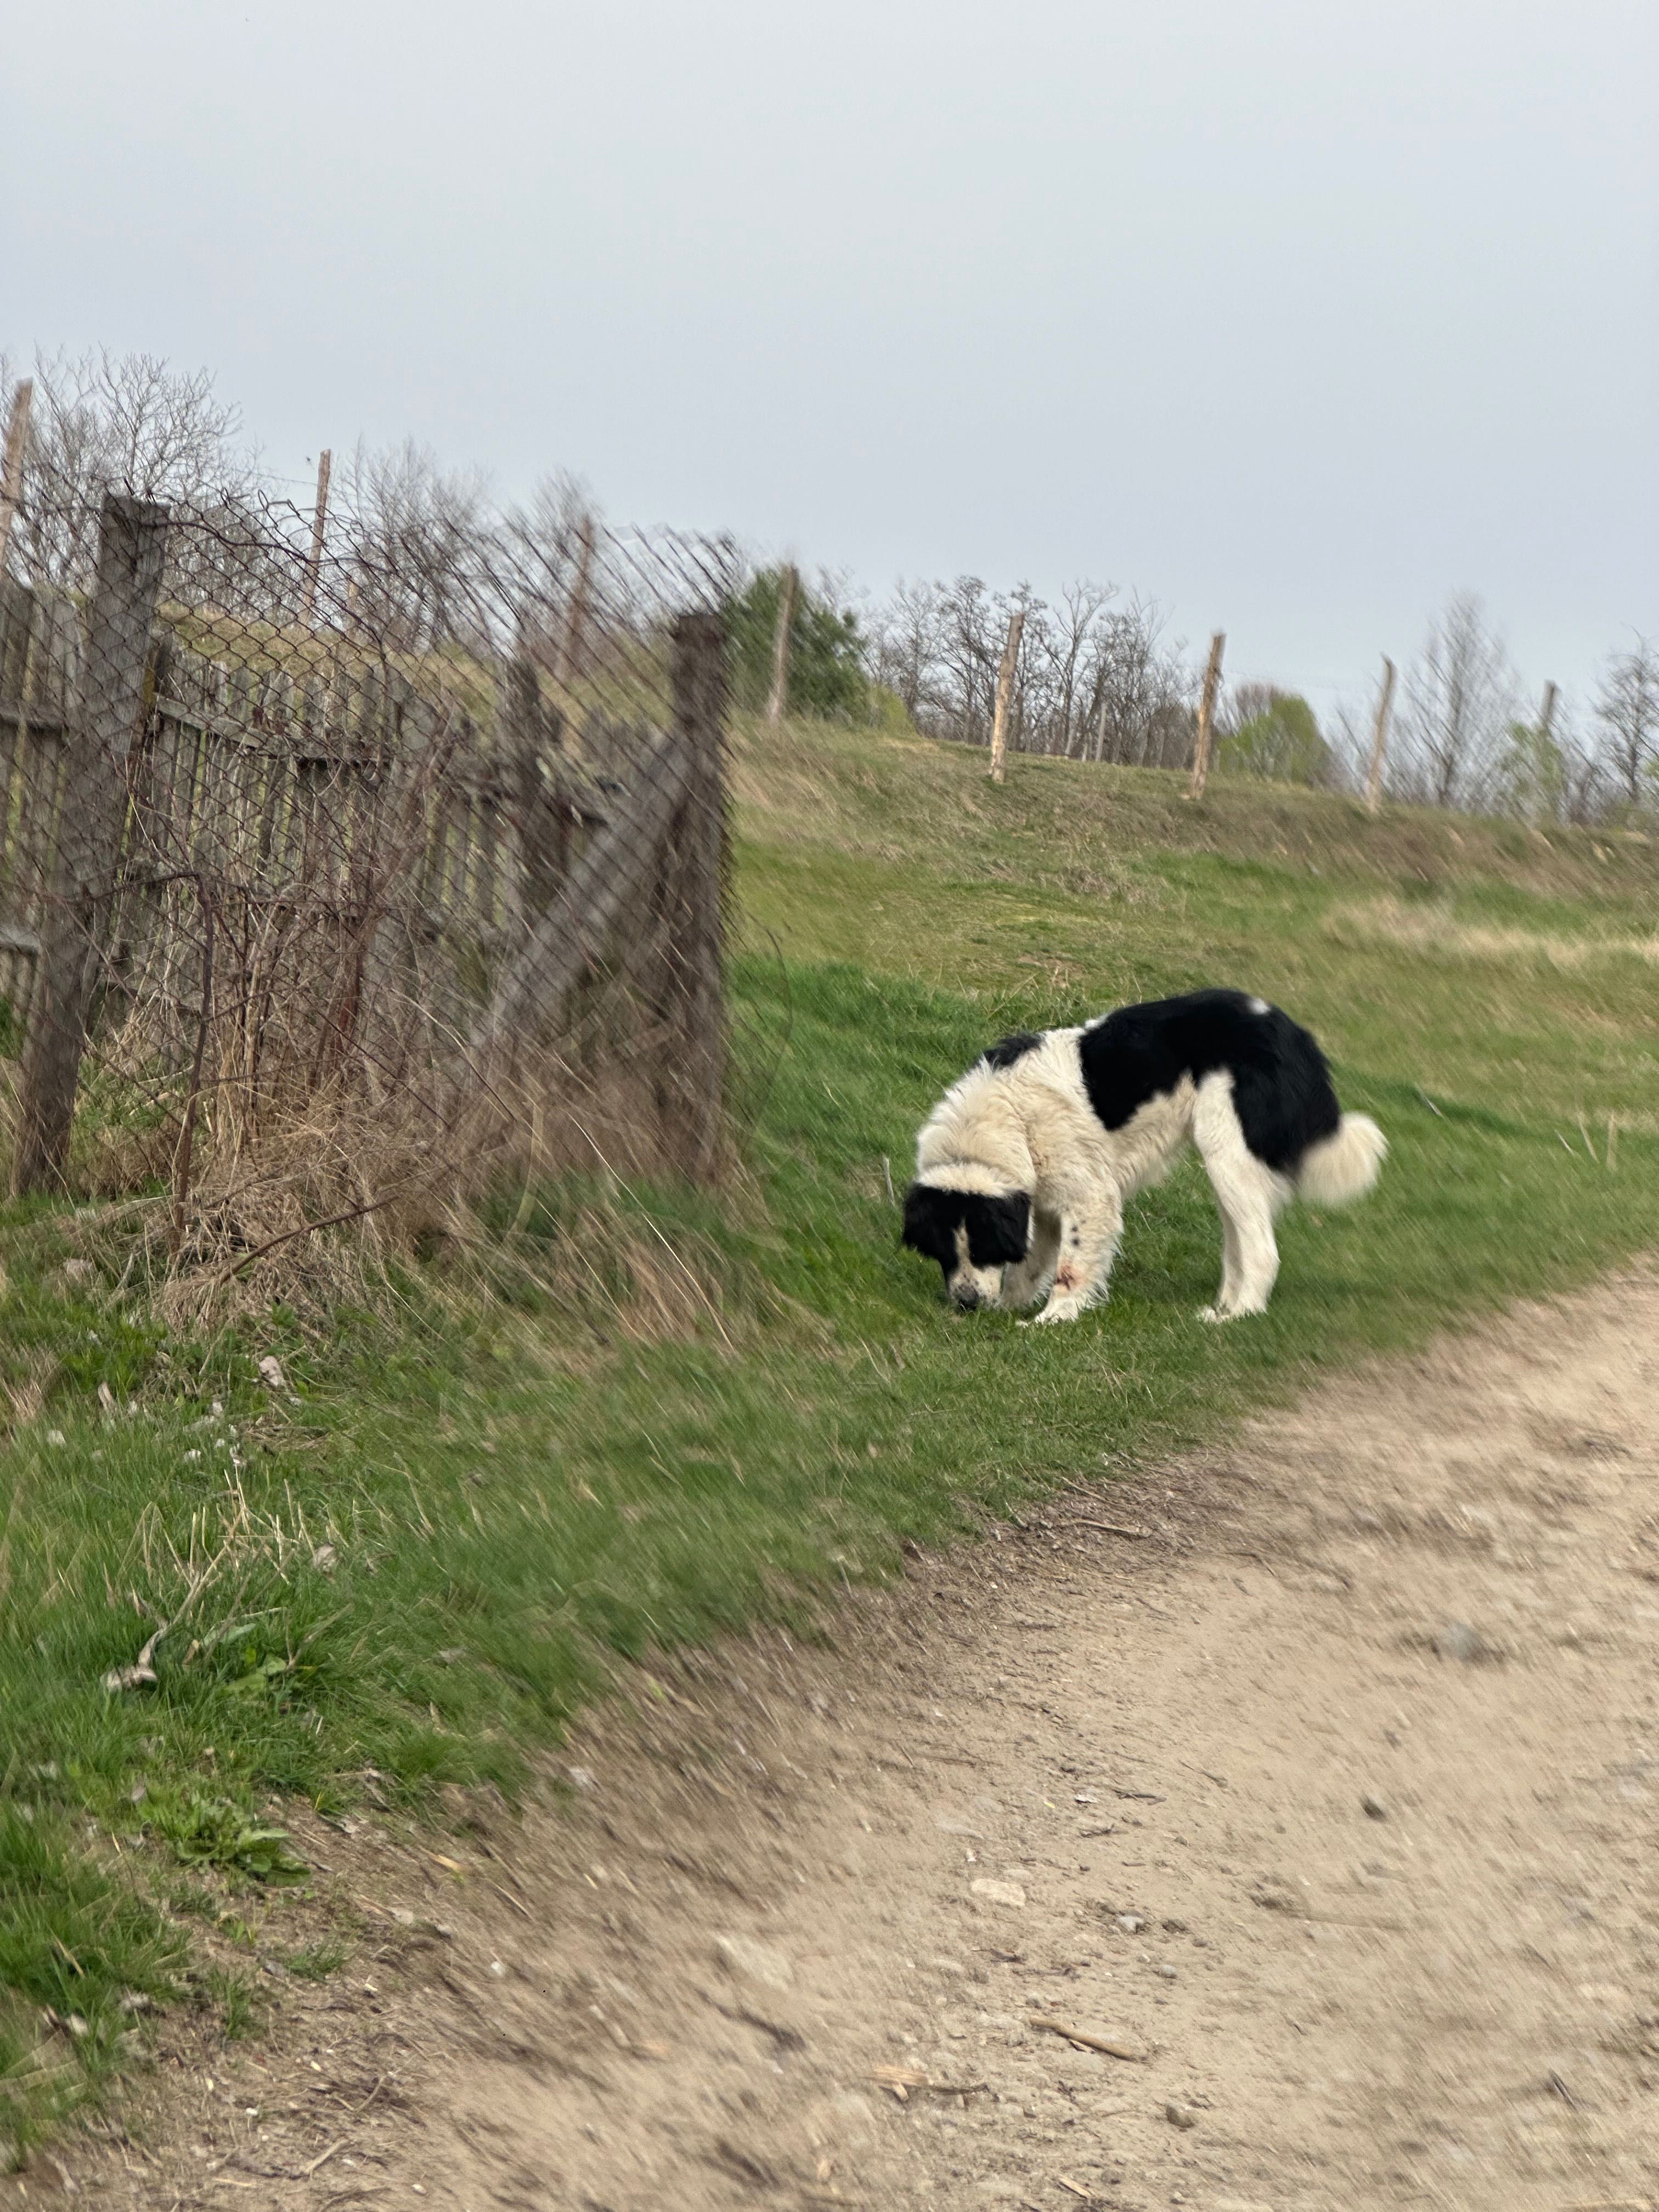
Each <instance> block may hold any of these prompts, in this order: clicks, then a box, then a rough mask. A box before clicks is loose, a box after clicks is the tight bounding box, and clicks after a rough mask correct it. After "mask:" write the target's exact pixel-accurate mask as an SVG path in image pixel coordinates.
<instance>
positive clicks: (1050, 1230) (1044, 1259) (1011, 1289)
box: [997, 1210, 1060, 1309]
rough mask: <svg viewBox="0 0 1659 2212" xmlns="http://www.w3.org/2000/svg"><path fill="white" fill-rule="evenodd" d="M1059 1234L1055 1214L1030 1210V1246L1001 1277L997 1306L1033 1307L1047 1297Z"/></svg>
mask: <svg viewBox="0 0 1659 2212" xmlns="http://www.w3.org/2000/svg"><path fill="white" fill-rule="evenodd" d="M1059 1259H1060V1221H1059V1218H1058V1217H1057V1216H1056V1215H1054V1214H1052V1213H1039V1212H1036V1211H1035V1210H1034V1211H1033V1212H1032V1215H1031V1243H1030V1249H1029V1250H1028V1251H1027V1253H1026V1255H1025V1257H1024V1259H1023V1260H1018V1261H1015V1263H1014V1265H1013V1266H1012V1267H1010V1268H1009V1269H1008V1271H1007V1273H1006V1274H1005V1275H1004V1276H1003V1279H1002V1295H1001V1296H1000V1297H999V1298H998V1300H997V1304H999V1305H1000V1306H1006V1307H1008V1308H1011V1309H1012V1308H1017V1307H1019V1306H1034V1305H1036V1303H1037V1301H1038V1300H1039V1299H1040V1298H1042V1297H1047V1295H1048V1285H1050V1283H1052V1282H1053V1280H1054V1268H1055V1266H1056V1265H1057V1263H1058V1261H1059Z"/></svg>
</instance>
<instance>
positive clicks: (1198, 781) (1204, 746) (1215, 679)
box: [1187, 630, 1227, 799]
mask: <svg viewBox="0 0 1659 2212" xmlns="http://www.w3.org/2000/svg"><path fill="white" fill-rule="evenodd" d="M1226 642H1227V639H1226V635H1225V631H1222V630H1217V632H1216V634H1215V635H1214V636H1213V637H1212V639H1211V640H1210V663H1209V666H1208V667H1207V668H1206V670H1205V671H1204V690H1203V693H1202V696H1200V700H1199V702H1198V735H1197V737H1196V738H1195V739H1194V744H1193V781H1192V783H1191V786H1190V787H1189V788H1188V793H1187V796H1188V799H1202V798H1203V796H1204V787H1205V785H1206V783H1207V782H1208V781H1209V776H1210V732H1211V730H1212V728H1213V727H1214V726H1215V695H1216V692H1217V691H1218V689H1219V688H1220V684H1221V649H1222V647H1223V646H1225V644H1226Z"/></svg>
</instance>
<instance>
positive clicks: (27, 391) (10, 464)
mask: <svg viewBox="0 0 1659 2212" xmlns="http://www.w3.org/2000/svg"><path fill="white" fill-rule="evenodd" d="M33 397H34V379H33V377H32V376H21V377H19V379H18V380H17V383H16V386H15V388H14V390H13V392H12V395H11V412H10V414H9V416H8V417H7V420H6V455H5V459H4V460H3V462H0V576H3V575H4V574H5V573H6V554H7V550H8V549H9V546H10V544H11V526H12V521H13V519H14V517H15V515H16V513H17V510H18V508H19V507H20V506H21V504H22V500H23V455H24V453H26V452H27V448H28V442H29V402H30V401H31V400H32V399H33Z"/></svg>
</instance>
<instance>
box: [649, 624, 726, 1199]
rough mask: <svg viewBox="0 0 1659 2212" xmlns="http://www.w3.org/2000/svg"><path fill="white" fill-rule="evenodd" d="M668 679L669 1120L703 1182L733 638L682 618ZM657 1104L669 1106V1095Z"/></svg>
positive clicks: (722, 902) (685, 1161)
mask: <svg viewBox="0 0 1659 2212" xmlns="http://www.w3.org/2000/svg"><path fill="white" fill-rule="evenodd" d="M671 679H672V690H673V734H674V738H675V741H676V742H677V743H678V744H679V745H680V746H681V747H682V748H683V749H684V755H685V757H686V760H687V764H688V768H689V770H690V773H689V775H688V779H687V782H686V788H685V796H684V799H682V800H681V802H680V806H679V810H678V813H677V814H676V816H675V817H674V821H673V823H672V825H671V828H670V830H669V833H668V838H667V840H666V847H665V852H666V854H667V856H669V860H670V869H671V881H672V895H671V900H670V902H668V912H669V915H670V917H671V933H672V934H671V947H672V951H671V957H672V959H673V963H674V966H675V969H676V971H677V972H676V976H675V984H676V990H675V996H676V999H677V1000H678V1004H677V1006H676V1008H675V1018H674V1021H673V1024H672V1025H673V1027H674V1029H675V1030H678V1038H677V1039H676V1041H675V1043H674V1045H673V1047H672V1048H671V1051H672V1066H671V1069H670V1071H669V1073H670V1080H671V1091H672V1092H673V1093H676V1094H678V1096H677V1097H674V1098H673V1101H672V1104H671V1107H670V1112H669V1115H668V1117H667V1118H668V1119H669V1120H670V1121H677V1122H678V1124H679V1127H678V1129H677V1130H676V1131H674V1135H675V1136H676V1137H678V1139H679V1148H680V1149H681V1151H682V1158H681V1162H680V1164H681V1165H682V1166H683V1167H684V1170H685V1171H686V1172H687V1173H688V1174H689V1175H690V1176H694V1177H702V1176H706V1175H707V1174H708V1172H709V1170H710V1169H711V1168H712V1167H713V1166H714V1155H715V1150H716V1147H717V1146H718V1143H719V1139H720V1117H721V1113H722V1109H723V1106H724V1099H725V1086H726V1000H725V959H726V945H725V922H726V878H727V873H728V869H727V853H726V768H725V750H726V629H725V625H724V623H722V622H721V620H720V617H719V616H718V615H717V614H711V613H709V612H708V611H696V612H692V613H687V614H683V615H681V616H680V617H679V618H678V621H677V622H676V623H675V624H674V635H673V650H672V656H671ZM660 1095H662V1097H663V1101H664V1103H665V1105H669V1104H670V1094H669V1092H668V1091H666V1090H665V1091H664V1092H663V1093H662V1094H660Z"/></svg>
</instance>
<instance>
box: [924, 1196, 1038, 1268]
mask: <svg viewBox="0 0 1659 2212" xmlns="http://www.w3.org/2000/svg"><path fill="white" fill-rule="evenodd" d="M963 1223H966V1225H967V1228H968V1255H969V1259H971V1260H972V1261H973V1263H974V1265H975V1267H1012V1264H1013V1262H1014V1261H1016V1260H1023V1259H1024V1257H1025V1248H1026V1246H1027V1245H1028V1244H1029V1243H1030V1238H1031V1201H1030V1199H1029V1198H1028V1197H1027V1196H1026V1194H1025V1193H1024V1191H1023V1190H1016V1191H1011V1192H1010V1193H1009V1194H1008V1195H1007V1196H1006V1198H984V1197H981V1195H980V1194H979V1193H978V1192H977V1191H971V1190H940V1189H939V1188H936V1187H935V1186H934V1185H933V1184H932V1183H927V1182H913V1183H912V1184H911V1186H910V1188H909V1189H908V1190H907V1191H906V1192H905V1194H904V1231H903V1238H902V1241H903V1242H904V1243H906V1244H908V1246H909V1248H910V1249H911V1250H912V1251H913V1252H920V1253H921V1255H922V1256H923V1257H924V1258H925V1259H928V1260H937V1261H939V1266H940V1267H943V1268H944V1270H945V1273H946V1274H947V1275H949V1274H950V1273H951V1271H952V1270H953V1269H954V1267H956V1264H957V1230H958V1229H959V1228H960V1227H961V1226H962V1225H963Z"/></svg>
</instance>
